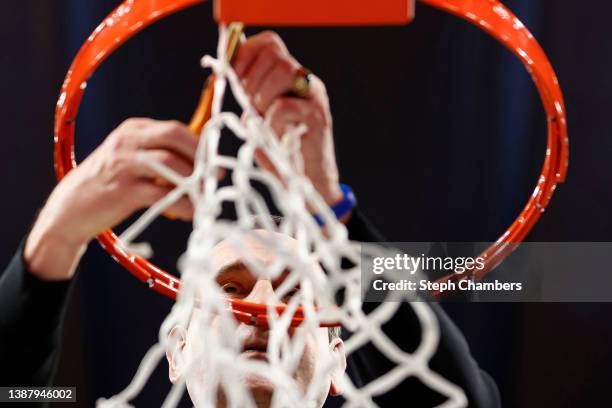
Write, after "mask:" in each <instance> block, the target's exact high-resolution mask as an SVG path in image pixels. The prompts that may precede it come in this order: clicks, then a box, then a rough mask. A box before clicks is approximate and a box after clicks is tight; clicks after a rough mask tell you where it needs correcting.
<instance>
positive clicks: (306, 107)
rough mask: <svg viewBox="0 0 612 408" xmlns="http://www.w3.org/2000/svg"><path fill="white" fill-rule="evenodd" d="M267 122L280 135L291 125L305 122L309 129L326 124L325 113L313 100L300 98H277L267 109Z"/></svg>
mask: <svg viewBox="0 0 612 408" xmlns="http://www.w3.org/2000/svg"><path fill="white" fill-rule="evenodd" d="M266 122H267V123H268V125H269V126H270V127H271V128H272V130H274V132H275V133H276V134H277V135H278V136H279V137H280V136H282V135H283V134H284V133H285V132H286V131H287V130H288V127H289V126H296V125H298V124H300V123H304V124H305V125H306V126H308V128H309V131H313V130H315V129H314V127H321V126H324V125H325V123H326V120H325V113H324V112H322V110H321V109H320V108H319V107H318V105H316V104H314V103H313V102H312V101H311V100H304V99H299V98H291V97H285V98H277V99H276V100H275V101H274V102H273V103H272V105H271V106H270V108H269V109H268V110H267V111H266Z"/></svg>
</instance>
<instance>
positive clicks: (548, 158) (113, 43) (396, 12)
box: [55, 0, 568, 310]
mask: <svg viewBox="0 0 612 408" xmlns="http://www.w3.org/2000/svg"><path fill="white" fill-rule="evenodd" d="M421 1H422V2H423V3H425V4H428V5H430V6H432V7H436V8H439V9H441V10H443V11H446V12H449V13H451V14H454V15H456V16H458V17H461V18H463V19H465V20H467V21H469V22H471V23H472V24H474V25H476V26H477V27H479V28H481V29H482V30H483V31H485V32H486V33H488V34H489V35H491V36H493V37H494V38H495V39H497V40H498V41H500V42H501V43H502V44H503V45H504V46H505V47H506V48H508V49H509V50H510V51H512V52H513V53H514V54H515V55H516V56H517V57H518V58H519V59H520V60H521V62H523V64H524V65H525V67H526V68H527V70H528V71H529V73H530V74H531V76H532V78H533V80H534V83H535V85H536V87H537V89H538V92H539V94H540V98H541V100H542V104H543V106H544V110H545V112H546V122H547V129H548V136H547V148H546V155H545V157H544V163H543V166H542V170H541V174H540V177H539V178H538V181H537V185H536V187H535V189H534V191H533V194H532V195H531V197H530V198H529V200H528V202H527V204H526V205H525V207H524V208H523V210H522V211H521V213H520V214H519V215H518V217H517V218H516V220H515V221H514V222H513V223H512V224H511V225H510V227H509V228H508V229H507V230H506V231H505V232H504V233H503V234H502V235H501V236H500V237H499V238H498V239H497V241H496V242H495V243H494V244H493V245H491V246H490V247H489V248H487V249H486V250H485V251H484V252H483V253H482V254H481V255H480V256H481V257H482V258H484V259H485V267H484V268H483V269H481V270H477V271H473V274H463V276H460V275H457V274H450V275H448V276H446V277H444V278H441V279H440V281H445V280H451V279H459V278H467V277H470V276H473V277H474V278H476V279H480V278H482V277H483V276H485V275H486V274H487V273H488V272H489V271H490V270H492V269H493V268H495V267H496V266H497V265H498V264H499V263H500V262H502V261H503V260H504V258H506V257H507V256H508V255H509V254H510V253H511V252H512V251H513V250H514V248H516V246H517V244H518V243H520V242H521V241H523V239H524V238H525V236H526V235H527V234H528V233H529V232H530V231H531V229H532V228H533V226H534V225H535V223H536V222H537V221H538V219H539V218H540V216H541V214H542V212H544V210H545V209H546V207H547V206H548V203H549V202H550V199H551V197H552V195H553V193H554V191H555V188H556V185H557V183H559V182H562V181H564V180H565V176H566V171H567V163H568V139H567V126H566V118H565V107H564V103H563V96H562V93H561V89H560V87H559V83H558V80H557V77H556V75H555V72H554V70H553V68H552V66H551V65H550V62H549V61H548V58H547V57H546V55H545V53H544V51H543V50H542V48H541V47H540V45H539V44H538V42H537V41H536V39H535V38H534V37H533V36H532V35H531V33H530V32H529V31H528V30H527V28H525V27H524V26H523V24H522V23H521V22H520V21H519V20H518V19H517V18H516V17H515V16H514V15H513V14H512V12H510V11H509V10H508V9H507V8H506V7H504V6H503V5H502V4H501V3H498V2H497V1H494V0H493V1H490V0H486V1H485V0H482V1H473V0H421ZM203 2H204V1H203V0H161V1H160V0H157V1H134V0H127V1H125V2H124V3H123V4H121V5H120V6H119V7H117V8H116V9H115V10H114V11H113V12H112V13H111V14H110V15H109V16H108V17H107V18H106V19H105V20H104V21H103V22H102V23H101V24H100V25H99V26H98V27H97V28H96V29H95V30H94V32H93V33H92V34H91V35H90V37H89V38H88V39H87V41H86V42H85V44H84V45H83V46H82V48H81V49H80V50H79V52H78V54H77V55H76V57H75V59H74V61H73V63H72V65H71V66H70V69H69V70H68V74H67V75H66V79H65V81H64V84H63V85H62V90H61V94H60V98H59V100H58V103H57V109H56V114H55V172H56V177H57V179H58V180H61V179H62V178H63V177H64V176H65V175H66V174H67V173H68V172H69V171H70V170H71V169H73V168H74V167H75V166H76V162H75V160H74V130H75V121H76V116H77V112H78V109H79V105H80V103H81V98H82V96H83V94H84V92H85V86H84V84H86V82H87V80H88V79H89V78H90V77H91V75H93V73H94V72H95V71H96V69H97V68H98V67H99V66H100V64H101V63H102V62H103V61H104V60H105V59H106V58H108V56H110V55H111V54H112V52H113V51H115V50H116V49H117V48H118V47H120V46H121V45H122V44H123V43H125V42H126V41H127V40H128V39H130V38H131V37H132V36H134V35H135V34H136V33H138V32H139V31H140V30H142V29H144V28H145V27H148V26H150V25H151V24H153V23H154V22H156V21H157V20H159V19H161V18H163V17H165V16H167V15H169V14H173V13H175V12H177V11H179V10H182V9H184V8H187V7H190V6H193V5H196V4H200V3H203ZM251 3H252V2H249V1H246V0H218V1H217V2H215V11H216V17H217V19H218V20H220V21H223V22H227V21H228V20H227V19H228V18H232V19H237V18H240V19H241V20H240V21H246V22H252V23H254V24H289V23H288V22H292V23H295V24H298V23H299V24H305V25H306V24H310V25H313V24H333V23H334V21H333V18H334V17H335V18H336V19H338V23H343V24H368V23H370V24H374V23H378V24H381V23H385V22H386V23H389V24H398V23H401V22H408V21H410V19H411V18H412V11H413V7H412V6H411V5H409V2H407V1H405V0H404V1H401V0H400V1H388V2H382V3H381V2H378V3H377V4H376V7H374V9H375V10H379V9H378V7H382V6H381V4H388V7H387V8H384V10H380V13H379V14H376V15H374V17H372V14H371V13H372V8H373V7H372V6H371V5H370V6H364V4H366V3H370V4H371V2H364V1H360V2H355V1H353V2H351V4H350V7H349V6H348V5H346V4H344V3H346V1H344V2H342V1H339V2H332V1H327V0H317V1H316V2H315V1H314V0H310V1H306V2H305V1H292V2H291V4H292V7H293V6H294V5H296V4H297V5H304V4H307V5H309V7H305V10H308V13H306V12H304V13H302V14H300V16H301V17H300V20H299V21H296V20H292V18H294V17H295V15H294V14H293V13H290V12H289V11H287V10H286V7H287V6H286V4H287V2H285V1H282V0H276V1H268V4H269V5H270V9H277V10H284V12H286V13H287V14H286V15H283V14H282V13H280V12H279V14H274V15H267V14H261V13H259V12H257V11H256V10H252V9H250V8H248V7H244V6H245V5H247V4H251ZM313 3H321V4H320V6H321V7H322V8H319V9H318V8H317V7H315V5H313ZM323 4H327V5H328V6H324V5H323ZM333 4H336V5H337V7H332V6H329V5H333ZM275 5H280V8H275V7H274V6H275ZM360 5H361V6H363V7H359V6H360ZM402 5H403V6H402ZM239 6H240V7H239ZM330 7H331V9H330ZM320 10H326V11H327V13H326V14H325V16H326V17H325V20H324V21H321V20H320V18H321V13H320ZM346 10H352V11H353V12H354V13H355V14H353V15H351V19H350V20H347V18H346V17H345V15H346ZM359 10H362V11H363V10H365V11H366V12H364V13H361V14H360V13H359ZM317 11H319V12H318V13H317ZM298 14H299V13H298ZM266 16H267V17H266ZM317 18H318V19H317ZM371 18H372V19H371ZM234 21H238V20H234ZM211 83H212V82H211ZM211 101H212V97H211V96H210V93H209V94H208V98H206V95H203V99H202V100H201V103H200V108H199V112H200V116H199V118H200V121H199V122H200V123H202V120H203V119H207V116H206V115H210V103H211ZM205 111H208V113H207V114H206V113H204V112H205ZM202 115H203V116H202ZM208 117H209V116H208ZM98 241H99V242H100V244H101V245H102V247H103V248H104V249H105V250H106V251H107V252H108V253H109V254H110V255H111V256H112V257H113V258H114V259H116V260H117V261H118V262H119V263H120V264H121V265H122V266H124V267H125V268H126V269H128V270H129V271H130V272H131V273H132V274H133V275H134V276H136V277H137V278H138V279H139V280H141V281H143V282H147V284H148V285H149V286H150V287H151V288H152V289H153V290H155V291H157V292H159V293H161V294H163V295H165V296H168V297H171V298H175V297H176V293H177V291H178V289H179V286H180V285H179V280H178V279H177V278H176V277H175V276H173V275H172V274H169V273H167V272H165V271H163V270H162V269H160V268H158V267H156V266H155V265H153V264H152V263H150V262H149V261H147V260H146V259H143V258H142V257H140V256H138V255H135V254H131V253H128V252H127V251H125V249H124V248H123V247H122V246H121V245H120V244H119V243H118V242H117V236H116V235H115V234H114V233H113V231H111V230H109V231H105V232H103V233H102V234H100V235H99V236H98ZM236 306H237V308H238V310H240V308H242V307H243V306H244V305H236Z"/></svg>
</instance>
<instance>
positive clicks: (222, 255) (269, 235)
mask: <svg viewBox="0 0 612 408" xmlns="http://www.w3.org/2000/svg"><path fill="white" fill-rule="evenodd" d="M258 238H263V239H265V240H270V239H272V240H274V241H279V243H281V244H284V245H286V247H288V248H291V250H292V251H293V250H295V251H297V241H296V240H294V239H293V238H290V237H288V236H286V235H282V234H279V233H275V232H271V231H264V230H256V231H252V232H251V233H249V234H247V235H245V237H244V243H245V244H246V250H247V251H249V253H250V254H251V256H253V257H255V258H256V259H257V261H259V262H261V263H262V264H266V265H269V264H271V263H272V262H273V261H274V260H275V254H274V253H273V252H272V251H271V249H270V248H268V247H267V246H266V245H265V244H264V243H263V242H261V240H260V239H258ZM211 256H212V259H211V260H212V264H213V267H214V268H215V270H217V271H218V275H217V282H218V283H219V285H220V286H221V288H222V289H223V290H224V291H225V293H226V294H227V296H228V297H232V298H236V299H243V300H246V301H250V302H255V303H262V304H267V303H271V302H272V301H273V297H274V291H275V290H276V289H277V288H278V286H279V285H280V284H281V283H282V281H283V279H284V278H285V275H286V274H282V275H281V276H280V277H278V278H276V279H272V280H271V279H269V278H264V277H257V276H255V275H254V274H252V273H251V271H249V269H248V267H247V266H246V265H245V263H243V261H242V258H241V256H240V252H239V251H238V250H237V249H236V248H235V247H234V246H233V245H232V244H230V243H229V242H228V241H222V242H220V243H219V244H218V245H217V246H216V247H215V248H214V249H213V250H212V252H211ZM313 269H314V273H317V274H323V271H322V270H321V268H320V267H319V266H318V265H317V264H314V265H313ZM295 290H296V289H294V290H293V291H292V292H290V293H289V294H288V295H287V296H285V298H283V299H282V300H281V301H282V302H283V303H286V302H288V301H289V298H290V296H291V295H292V293H293V292H295ZM197 310H198V309H196V311H195V312H194V314H193V316H192V318H191V321H192V324H190V325H189V329H188V330H187V332H186V333H185V334H184V335H181V336H182V337H183V338H182V339H181V340H180V343H179V344H181V348H182V353H181V354H182V357H183V358H184V359H185V362H189V363H191V375H190V376H189V378H188V379H187V381H186V383H187V390H188V392H189V395H190V397H191V399H192V401H193V403H194V404H195V406H196V407H197V406H203V405H205V403H204V402H203V400H204V398H205V396H203V395H200V392H201V390H202V389H204V388H208V387H205V386H203V385H205V384H206V381H207V380H208V378H209V377H210V376H209V375H208V372H207V367H206V352H207V350H205V349H204V345H203V342H202V341H199V339H201V338H202V331H203V330H219V327H218V325H217V324H215V323H218V319H217V320H214V321H213V324H212V325H211V326H210V327H202V325H201V324H198V311H197ZM300 330H302V329H300V328H297V329H290V330H289V336H293V335H294V334H295V333H296V332H298V331H300ZM303 332H304V333H303V334H304V336H305V346H304V351H303V353H302V356H301V358H300V360H299V362H298V365H297V368H296V370H295V372H294V373H293V378H294V380H295V383H296V385H297V386H298V388H299V389H300V390H301V392H302V393H305V392H306V390H307V389H308V387H309V385H310V384H311V382H312V380H313V376H314V374H315V372H316V370H317V368H318V367H320V365H322V364H326V363H327V362H329V359H330V358H336V359H337V361H338V362H339V363H338V364H337V366H338V367H337V369H336V370H334V371H333V372H332V373H331V374H328V375H327V377H326V378H325V379H324V380H323V381H321V382H320V384H322V386H321V388H320V390H316V393H315V394H316V397H315V400H314V401H313V402H314V403H315V405H316V406H322V405H323V403H324V402H325V399H326V398H327V395H328V394H331V395H338V394H340V393H341V390H340V388H339V386H338V380H339V379H340V378H341V376H342V375H343V374H344V369H345V367H346V360H345V356H344V349H343V343H342V340H340V339H339V338H334V339H332V340H331V341H330V339H329V334H328V333H329V331H328V329H327V328H319V329H317V330H316V331H315V332H314V333H312V332H305V331H303ZM236 335H237V336H238V338H239V339H240V341H241V342H242V345H243V346H242V349H243V351H242V353H241V355H240V358H244V359H255V360H261V361H263V362H267V361H268V356H267V347H268V336H269V331H268V329H267V328H261V327H257V326H250V325H246V324H243V323H240V324H239V325H238V329H237V332H236ZM168 360H169V362H170V380H171V381H172V382H175V381H177V380H178V379H179V378H180V373H179V372H178V370H176V369H175V367H174V364H173V356H172V355H169V356H168ZM241 382H242V383H243V384H244V385H245V386H246V388H247V389H248V390H249V392H250V393H251V395H252V397H253V399H254V401H255V402H256V404H257V406H258V407H268V406H270V404H271V401H272V396H273V393H274V384H273V383H272V382H270V381H269V380H268V379H267V378H266V377H264V376H262V375H257V374H255V373H253V374H249V375H246V376H244V377H243V378H241ZM224 392H231V390H220V391H219V393H218V395H217V406H218V407H224V406H226V399H225V394H224ZM305 402H306V401H305ZM305 405H306V404H305Z"/></svg>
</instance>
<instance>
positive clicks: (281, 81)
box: [253, 59, 299, 112]
mask: <svg viewBox="0 0 612 408" xmlns="http://www.w3.org/2000/svg"><path fill="white" fill-rule="evenodd" d="M298 68H299V65H298V63H297V62H294V61H291V60H286V59H285V60H280V61H278V62H277V63H276V64H275V65H274V67H273V68H272V69H271V70H269V71H268V72H267V73H266V76H265V77H264V78H263V79H262V80H261V83H260V85H259V87H258V88H257V89H256V90H255V91H254V97H253V102H254V104H255V107H256V108H257V110H259V112H265V111H267V110H268V108H269V107H270V104H271V103H272V102H273V101H274V100H275V99H276V98H278V97H280V96H281V95H283V94H285V93H286V92H287V91H288V90H289V89H290V88H291V84H292V83H293V81H294V80H295V75H296V72H297V69H298Z"/></svg>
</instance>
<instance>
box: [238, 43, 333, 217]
mask: <svg viewBox="0 0 612 408" xmlns="http://www.w3.org/2000/svg"><path fill="white" fill-rule="evenodd" d="M233 64H234V69H235V71H236V74H237V75H238V76H239V77H240V78H241V79H242V81H243V82H244V85H245V88H246V91H247V94H248V95H249V96H250V98H251V101H252V103H253V105H254V106H255V108H256V109H257V110H258V111H259V112H260V113H261V114H262V115H264V116H265V119H266V121H267V122H268V124H269V125H270V126H271V127H272V129H274V131H275V132H276V134H277V135H279V136H281V135H283V134H284V133H285V132H286V131H287V130H288V128H289V127H291V126H295V125H297V124H299V123H304V124H305V125H306V126H308V132H307V133H306V134H305V135H304V136H303V137H302V141H301V149H302V157H303V162H304V172H305V175H306V176H307V177H308V178H309V179H310V181H311V182H312V184H313V185H314V187H315V188H316V189H317V191H318V192H319V194H321V196H322V197H323V199H324V200H325V201H326V202H327V204H329V205H333V204H335V203H337V202H338V201H340V200H341V199H342V191H341V190H340V186H339V181H338V179H339V176H338V166H337V164H336V155H335V152H334V140H333V133H332V119H331V114H330V109H329V100H328V98H327V91H326V90H325V86H324V84H323V82H321V80H320V79H319V78H317V77H315V76H314V75H313V76H312V80H311V83H310V95H309V96H308V97H306V98H296V97H290V96H285V94H286V93H287V91H288V90H290V89H291V86H292V84H293V82H294V80H295V78H296V76H297V75H298V73H299V71H300V68H301V66H300V64H299V63H298V62H297V61H296V60H295V59H294V58H293V57H292V56H291V55H290V54H289V52H288V51H287V48H286V47H285V44H284V43H283V41H282V40H281V39H280V37H279V36H278V35H277V34H275V33H273V32H270V31H266V32H263V33H261V34H258V35H255V36H252V37H250V38H249V39H247V40H246V42H244V43H243V44H241V45H240V48H239V49H238V51H237V53H236V56H235V58H234V62H233ZM256 159H257V162H258V164H259V165H260V166H261V167H262V168H264V169H266V170H268V171H271V172H273V173H274V172H275V169H274V165H273V164H272V163H271V161H270V160H269V159H268V158H267V157H266V156H265V155H264V154H263V153H261V152H259V154H257V155H256Z"/></svg>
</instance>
